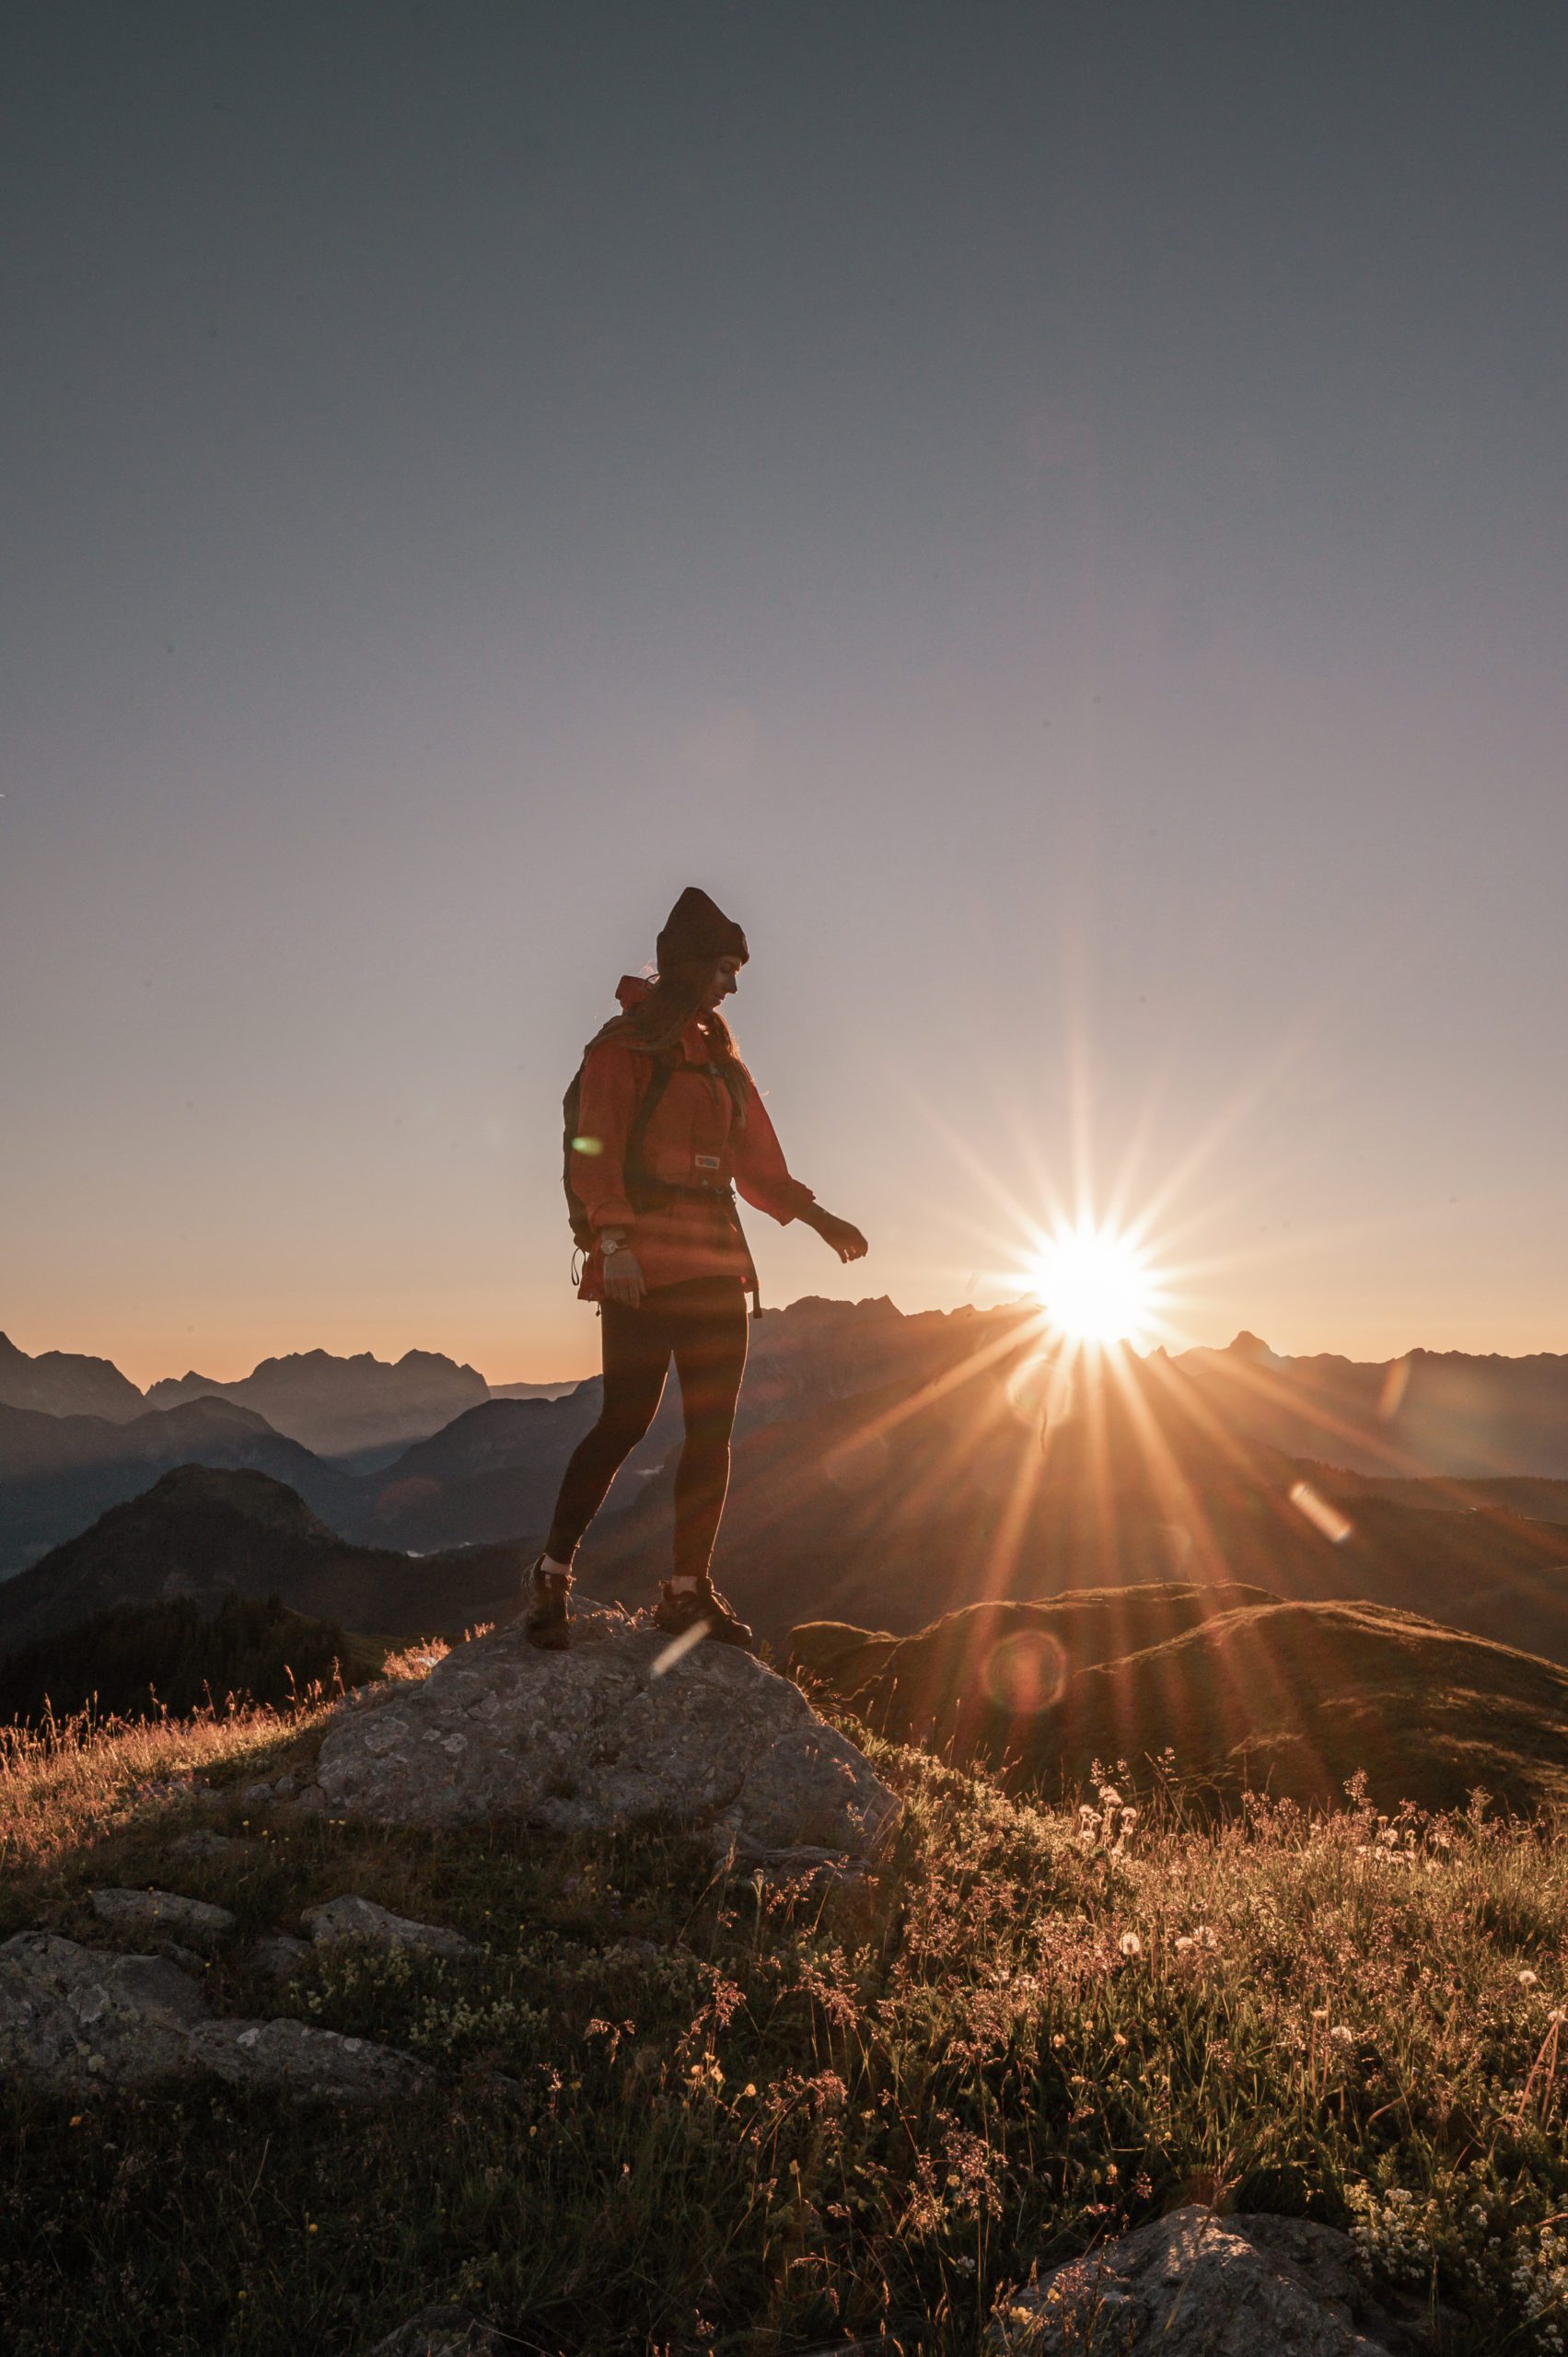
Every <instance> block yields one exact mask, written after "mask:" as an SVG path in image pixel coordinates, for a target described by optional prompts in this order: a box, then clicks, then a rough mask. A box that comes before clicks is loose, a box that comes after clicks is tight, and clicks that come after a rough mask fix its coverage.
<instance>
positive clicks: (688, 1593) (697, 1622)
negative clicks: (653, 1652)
mask: <svg viewBox="0 0 1568 2357" xmlns="http://www.w3.org/2000/svg"><path fill="white" fill-rule="evenodd" d="M654 1620H655V1623H656V1626H657V1627H658V1628H660V1629H662V1630H663V1631H664V1633H665V1635H666V1636H667V1637H683V1636H685V1634H686V1632H687V1631H688V1630H689V1629H695V1628H697V1627H699V1626H701V1628H702V1631H703V1636H704V1637H708V1638H711V1639H712V1640H713V1642H714V1644H718V1645H739V1646H740V1647H741V1649H742V1650H743V1651H744V1652H746V1653H749V1654H754V1653H755V1652H756V1650H757V1640H756V1638H755V1637H754V1636H753V1635H752V1633H751V1631H750V1630H749V1628H748V1627H747V1625H746V1623H745V1621H744V1620H741V1618H740V1616H739V1614H738V1612H737V1611H736V1609H735V1608H734V1606H733V1605H732V1604H731V1603H730V1601H729V1598H728V1597H727V1596H721V1595H720V1594H719V1592H718V1590H717V1588H716V1587H714V1585H713V1583H712V1582H711V1581H709V1580H703V1581H702V1582H701V1583H700V1585H698V1586H696V1587H681V1588H677V1587H671V1585H670V1584H669V1582H668V1580H666V1581H664V1582H663V1583H662V1585H660V1588H659V1594H658V1609H657V1611H656V1613H655V1614H654Z"/></svg>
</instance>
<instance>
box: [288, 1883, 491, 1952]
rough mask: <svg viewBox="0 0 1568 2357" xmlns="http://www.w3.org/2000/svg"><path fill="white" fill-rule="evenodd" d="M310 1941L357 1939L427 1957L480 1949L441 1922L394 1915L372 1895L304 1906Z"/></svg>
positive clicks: (330, 1899) (380, 1946) (350, 1896)
mask: <svg viewBox="0 0 1568 2357" xmlns="http://www.w3.org/2000/svg"><path fill="white" fill-rule="evenodd" d="M303 1921H304V1924H305V1928H306V1930H307V1931H308V1933H309V1934H310V1936H311V1938H312V1939H313V1940H360V1941H363V1942H364V1944H365V1945H366V1946H367V1947H373V1948H384V1949H391V1948H417V1949H420V1950H421V1951H423V1952H424V1954H425V1955H427V1956H477V1955H478V1954H479V1953H480V1951H479V1949H478V1947H477V1946H476V1945H475V1944H474V1942H473V1941H472V1940H466V1939H465V1938H464V1937H463V1935H462V1933H461V1932H453V1931H448V1930H447V1927H446V1926H445V1925H444V1924H441V1923H416V1922H414V1921H413V1920H412V1917H411V1916H408V1915H394V1914H393V1913H392V1911H391V1909H390V1908H389V1907H377V1904H376V1901H375V1900H374V1899H373V1898H354V1897H353V1896H352V1895H345V1896H344V1897H343V1898H329V1899H328V1900H327V1901H326V1902H325V1904H324V1905H322V1906H320V1907H309V1908H307V1910H306V1911H305V1915H304V1918H303Z"/></svg>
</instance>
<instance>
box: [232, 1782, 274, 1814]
mask: <svg viewBox="0 0 1568 2357" xmlns="http://www.w3.org/2000/svg"><path fill="white" fill-rule="evenodd" d="M239 1797H240V1799H241V1800H242V1801H245V1802H248V1803H249V1805H250V1807H251V1808H260V1806H261V1803H262V1802H263V1801H270V1800H271V1799H272V1798H273V1786H272V1785H271V1784H269V1783H268V1782H266V1781H265V1779H262V1780H261V1782H258V1783H254V1784H247V1785H246V1787H245V1789H244V1791H243V1792H242V1793H241V1794H240V1795H239Z"/></svg>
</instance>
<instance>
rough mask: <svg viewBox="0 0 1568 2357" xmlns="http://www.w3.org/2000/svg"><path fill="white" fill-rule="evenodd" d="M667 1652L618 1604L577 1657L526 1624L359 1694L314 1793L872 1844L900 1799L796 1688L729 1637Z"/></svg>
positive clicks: (576, 1822) (312, 1797) (734, 1846)
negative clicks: (404, 1681) (537, 1640)
mask: <svg viewBox="0 0 1568 2357" xmlns="http://www.w3.org/2000/svg"><path fill="white" fill-rule="evenodd" d="M668 1650H669V1649H668V1644H667V1642H666V1640H665V1639H664V1638H663V1637H661V1636H660V1635H659V1634H658V1632H657V1631H655V1630H652V1629H649V1628H646V1627H645V1626H642V1625H639V1624H637V1623H635V1622H633V1621H631V1620H627V1619H626V1618H625V1617H624V1616H622V1615H621V1614H619V1613H614V1612H585V1613H583V1614H581V1615H579V1617H578V1619H577V1620H576V1621H575V1624H574V1631H573V1643H572V1649H571V1651H570V1652H569V1653H564V1654H547V1653H538V1652H536V1651H535V1650H534V1649H533V1648H532V1647H531V1646H530V1645H529V1644H528V1642H527V1640H526V1638H525V1636H524V1634H523V1631H522V1626H521V1623H520V1622H514V1623H513V1624H512V1625H511V1626H510V1627H508V1628H505V1629H501V1630H497V1631H495V1633H494V1635H492V1636H488V1637H481V1638H478V1639H476V1640H474V1641H473V1642H472V1643H469V1644H466V1645H459V1646H456V1647H455V1648H454V1649H453V1651H452V1652H451V1653H450V1654H448V1655H447V1658H446V1659H445V1660H444V1661H442V1662H439V1663H437V1665H436V1667H435V1669H433V1670H432V1671H431V1673H430V1675H429V1677H428V1678H425V1679H424V1681H423V1682H422V1683H421V1684H418V1685H400V1686H393V1687H390V1688H389V1689H381V1690H379V1691H377V1692H376V1693H374V1694H372V1695H371V1696H369V1697H367V1698H366V1700H364V1701H359V1702H351V1703H348V1704H345V1705H344V1707H343V1709H342V1711H341V1712H340V1713H339V1715H338V1717H337V1718H336V1720H335V1721H334V1722H333V1724H332V1725H331V1728H330V1730H329V1732H328V1735H327V1738H326V1741H325V1742H324V1743H323V1745H322V1747H321V1753H320V1759H319V1766H318V1770H317V1773H318V1776H319V1787H318V1788H317V1792H316V1793H315V1794H307V1795H305V1796H304V1797H305V1798H306V1799H307V1800H308V1801H313V1802H314V1805H316V1806H318V1807H322V1806H324V1807H327V1808H330V1809H341V1810H354V1811H355V1812H356V1813H358V1814H361V1815H363V1816H366V1817H373V1818H376V1819H377V1820H378V1821H380V1822H382V1823H385V1824H417V1825H455V1824H459V1823H461V1822H463V1821H464V1820H466V1819H471V1818H475V1817H487V1816H489V1815H491V1814H492V1813H493V1812H494V1811H496V1810H518V1811H521V1812H522V1813H523V1814H524V1816H525V1817H527V1818H528V1821H529V1822H530V1823H532V1824H536V1825H541V1826H546V1827H549V1828H551V1829H555V1830H558V1831H562V1832H575V1831H579V1830H591V1829H600V1828H608V1827H612V1826H621V1825H627V1824H634V1823H635V1822H637V1821H638V1820H639V1819H645V1818H650V1817H658V1818H662V1819H665V1820H667V1821H675V1822H679V1823H686V1824H691V1825H699V1826H705V1827H708V1828H711V1829H712V1831H713V1833H714V1840H715V1845H716V1846H717V1847H718V1848H719V1849H721V1850H728V1851H737V1852H740V1853H742V1854H746V1853H749V1852H758V1853H761V1852H775V1851H780V1850H793V1849H796V1848H798V1847H799V1846H801V1845H802V1844H806V1845H810V1846H812V1847H814V1848H816V1849H818V1850H819V1851H820V1852H830V1853H831V1854H832V1855H833V1856H834V1857H848V1858H862V1859H863V1858H865V1857H867V1856H869V1855H871V1854H872V1853H873V1852H875V1851H876V1849H877V1846H878V1844H879V1843H880V1841H881V1840H883V1839H884V1837H885V1836H886V1834H887V1833H888V1832H889V1829H891V1827H892V1825H893V1823H894V1822H895V1820H896V1819H897V1817H898V1815H899V1811H900V1802H899V1800H898V1798H897V1796H896V1794H893V1793H891V1792H890V1791H889V1789H888V1787H887V1785H885V1784H884V1783H883V1782H881V1780H880V1779H879V1778H878V1777H877V1776H876V1775H874V1774H873V1772H872V1771H871V1769H870V1767H869V1766H868V1764H867V1763H866V1760H865V1758H864V1756H863V1755H862V1754H861V1753H860V1752H859V1751H857V1750H856V1749H855V1747H854V1744H852V1743H850V1742H849V1741H848V1740H847V1739H846V1738H845V1737H844V1736H842V1735H839V1734H838V1733H837V1732H836V1731H835V1730H834V1729H833V1728H831V1727H830V1726H828V1725H827V1724H825V1723H824V1722H823V1721H822V1720H821V1719H819V1717H818V1715H817V1713H815V1711H813V1710H812V1708H811V1706H810V1704H809V1703H808V1702H807V1700H806V1698H805V1696H804V1695H803V1694H802V1693H801V1691H800V1689H799V1688H798V1687H797V1686H794V1685H792V1684H791V1683H790V1682H789V1680H788V1679H787V1678H780V1677H777V1676H776V1675H775V1674H774V1672H773V1671H772V1670H771V1669H768V1668H766V1667H764V1666H763V1665H762V1663H761V1662H759V1661H754V1660H753V1659H752V1658H751V1656H750V1655H749V1654H744V1653H740V1652H738V1651H737V1650H736V1649H735V1648H733V1647H731V1646H727V1645H715V1644H701V1645H698V1646H697V1647H696V1648H695V1649H694V1650H693V1651H691V1652H690V1653H688V1654H685V1655H682V1656H681V1657H680V1658H679V1660H677V1661H675V1662H673V1663H671V1664H670V1665H669V1666H668V1667H664V1666H662V1656H664V1655H666V1654H667V1653H668Z"/></svg>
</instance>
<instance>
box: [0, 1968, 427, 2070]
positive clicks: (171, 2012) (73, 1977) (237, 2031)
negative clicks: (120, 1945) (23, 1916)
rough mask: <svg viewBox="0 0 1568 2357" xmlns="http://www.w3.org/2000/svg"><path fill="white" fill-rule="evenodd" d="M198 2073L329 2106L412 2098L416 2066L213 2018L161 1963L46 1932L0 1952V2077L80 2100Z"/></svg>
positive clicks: (365, 2044)
mask: <svg viewBox="0 0 1568 2357" xmlns="http://www.w3.org/2000/svg"><path fill="white" fill-rule="evenodd" d="M186 2072H210V2073H213V2074H214V2075H215V2077H217V2078H220V2079H224V2080H226V2081H227V2083H228V2084H230V2085H231V2086H246V2087H272V2088H277V2089H280V2090H282V2091H283V2092H284V2093H285V2094H289V2095H295V2096H308V2097H311V2098H315V2099H317V2100H319V2101H323V2102H332V2103H376V2102H380V2101H383V2100H385V2099H386V2098H388V2097H390V2096H405V2095H412V2093H413V2092H414V2091H415V2089H416V2088H418V2087H419V2086H420V2085H422V2084H424V2080H425V2079H426V2077H427V2076H428V2073H426V2071H425V2070H424V2066H423V2064H421V2063H418V2062H415V2061H413V2060H412V2058H411V2057H410V2056H409V2055H406V2054H397V2053H394V2052H393V2051H392V2049H390V2048H389V2047H385V2046H375V2045H373V2044H371V2042H370V2041H369V2040H368V2039H367V2038H343V2037H341V2036H340V2035H339V2034H338V2032H337V2031H336V2030H330V2029H314V2028H312V2027H310V2026H308V2024H306V2023H304V2022H295V2021H275V2022H248V2021H225V2020H220V2019H219V2018H218V2017H217V2016H216V2015H215V2014H212V2013H210V2012H209V2011H208V2009H207V2005H206V2002H205V2000H204V1999H203V1995H202V1991H201V1990H200V1989H199V1988H198V1986H197V1984H196V1983H195V1981H194V1980H192V1979H191V1978H190V1976H189V1974H187V1973H184V1972H181V1971H180V1968H179V1966H178V1965H176V1964H172V1963H170V1962H169V1960H168V1957H167V1956H110V1955H107V1954H105V1953H104V1951H103V1950H101V1949H99V1948H84V1947H80V1946H78V1945H77V1944H76V1942H75V1940H63V1939H60V1938H58V1937H57V1936H56V1935H55V1934H54V1933H52V1932H18V1933H17V1935H16V1937H15V1938H14V1939H9V1940H6V1941H5V1942H4V1943H3V1944H0V2073H6V2074H14V2075H15V2076H16V2077H17V2078H18V2079H24V2080H29V2081H30V2082H31V2083H32V2084H34V2085H38V2086H43V2087H48V2088H52V2089H56V2090H69V2091H72V2092H75V2093H80V2092H82V2091H84V2090H86V2089H87V2088H89V2087H92V2086H105V2087H108V2086H116V2087H134V2086H146V2085H150V2084H152V2083H154V2082H155V2081H157V2080H158V2079H165V2078H170V2077H174V2076H177V2075H179V2074H180V2073H186Z"/></svg>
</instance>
